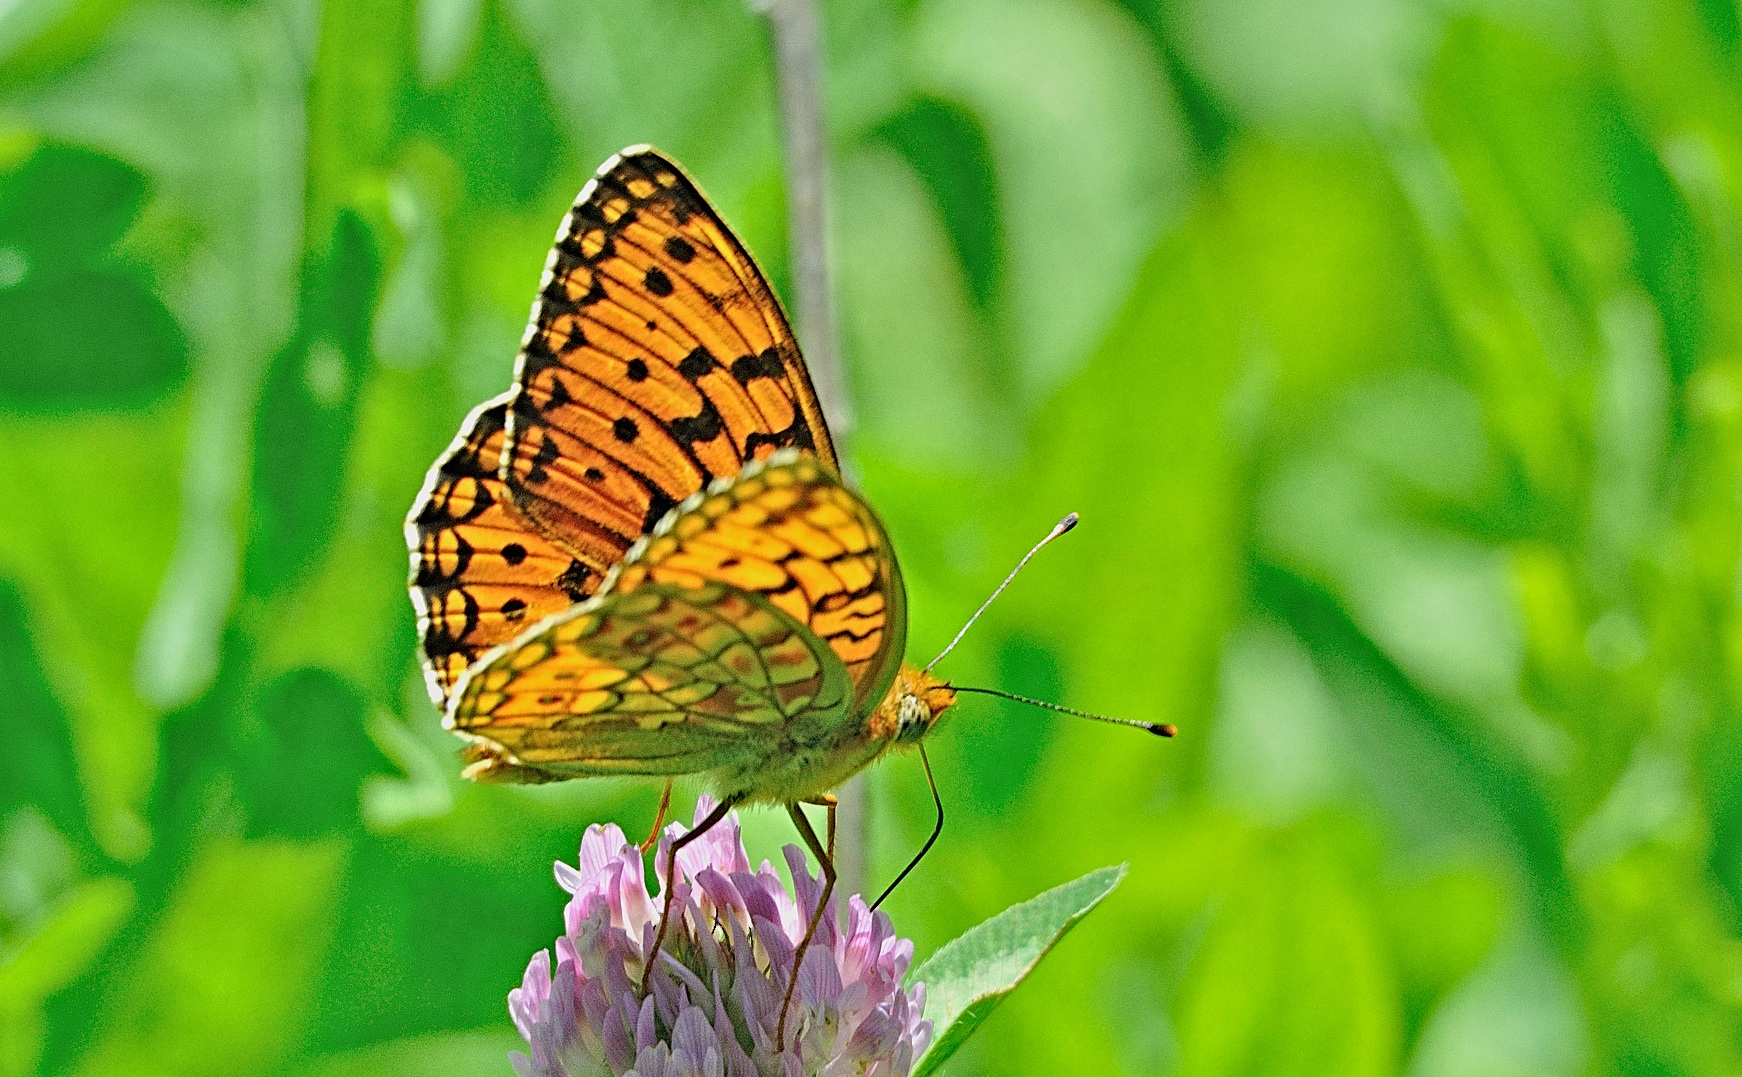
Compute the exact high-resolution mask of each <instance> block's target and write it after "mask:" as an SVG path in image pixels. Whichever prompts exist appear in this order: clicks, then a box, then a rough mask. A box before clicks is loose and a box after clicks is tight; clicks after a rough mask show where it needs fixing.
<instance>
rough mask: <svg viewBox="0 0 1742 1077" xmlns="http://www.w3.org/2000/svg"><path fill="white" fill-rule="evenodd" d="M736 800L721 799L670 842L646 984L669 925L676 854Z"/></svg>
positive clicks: (644, 969)
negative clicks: (692, 826) (662, 901)
mask: <svg viewBox="0 0 1742 1077" xmlns="http://www.w3.org/2000/svg"><path fill="white" fill-rule="evenodd" d="M737 803H738V802H737V801H736V800H722V801H720V804H719V806H718V807H716V808H715V809H714V810H713V811H711V812H709V813H708V814H707V817H706V818H704V819H703V820H702V821H701V822H699V823H697V824H696V826H695V829H694V830H691V831H690V832H689V833H687V834H685V835H683V836H682V837H680V838H678V839H677V840H676V841H674V842H672V843H671V852H669V853H667V854H666V857H665V893H664V894H663V895H662V897H663V898H664V904H663V905H662V906H661V908H660V912H659V930H658V931H656V932H654V934H653V949H651V950H649V951H647V961H646V962H645V963H644V964H643V965H642V973H641V982H642V985H643V987H645V986H646V983H647V977H648V975H649V974H651V973H652V972H653V963H654V962H655V961H657V960H658V959H659V947H660V944H661V943H663V942H665V932H666V929H667V928H668V927H670V926H671V896H672V894H674V893H676V892H677V854H678V851H679V850H680V849H682V848H683V847H684V846H686V845H688V844H689V843H690V842H692V841H695V840H696V839H697V838H699V837H701V836H702V835H703V834H706V833H707V832H708V831H710V830H712V829H713V828H714V826H715V824H717V823H719V821H720V820H722V819H724V818H725V817H726V813H727V812H729V811H731V810H732V808H733V807H734V806H736V805H737Z"/></svg>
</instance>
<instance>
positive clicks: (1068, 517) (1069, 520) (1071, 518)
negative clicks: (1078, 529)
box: [1054, 512, 1082, 535]
mask: <svg viewBox="0 0 1742 1077" xmlns="http://www.w3.org/2000/svg"><path fill="white" fill-rule="evenodd" d="M1080 519H1082V517H1080V516H1078V515H1077V514H1076V513H1074V512H1070V513H1066V514H1065V518H1064V519H1062V520H1060V521H1059V525H1058V527H1056V528H1054V530H1056V531H1057V532H1058V533H1059V534H1061V535H1062V534H1064V533H1065V532H1066V531H1069V530H1070V529H1071V528H1073V527H1075V526H1077V521H1078V520H1080Z"/></svg>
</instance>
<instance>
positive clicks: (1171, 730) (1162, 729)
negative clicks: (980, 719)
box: [950, 684, 1179, 737]
mask: <svg viewBox="0 0 1742 1077" xmlns="http://www.w3.org/2000/svg"><path fill="white" fill-rule="evenodd" d="M950 687H951V688H952V689H953V690H955V691H957V692H978V693H979V694H980V695H983V696H997V697H998V698H999V699H1008V700H1011V701H1013V702H1016V703H1026V704H1028V705H1029V706H1031V707H1045V708H1046V709H1047V710H1049V711H1058V712H1059V713H1060V714H1074V715H1076V716H1077V717H1078V718H1092V719H1094V720H1095V721H1097V722H1111V723H1112V724H1114V725H1128V726H1134V727H1136V728H1138V729H1141V730H1143V731H1144V732H1146V733H1154V734H1155V735H1156V736H1158V737H1171V736H1175V735H1176V734H1178V733H1179V730H1178V729H1177V728H1176V727H1174V726H1173V725H1171V724H1169V723H1167V722H1140V721H1138V720H1137V719H1135V718H1112V717H1109V716H1108V715H1105V714H1095V713H1094V712H1092V711H1080V710H1076V709H1075V708H1072V707H1064V706H1060V705H1059V704H1057V703H1048V702H1047V701H1046V700H1044V699H1029V698H1028V697H1027V696H1019V695H1017V694H1016V693H1015V692H1005V691H1001V690H1000V689H997V688H968V687H964V686H962V685H959V684H954V685H951V686H950Z"/></svg>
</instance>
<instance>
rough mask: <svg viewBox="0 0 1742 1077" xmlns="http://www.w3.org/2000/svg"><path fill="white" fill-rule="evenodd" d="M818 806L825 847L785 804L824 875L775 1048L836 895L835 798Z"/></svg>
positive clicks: (794, 958)
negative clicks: (823, 814) (824, 817)
mask: <svg viewBox="0 0 1742 1077" xmlns="http://www.w3.org/2000/svg"><path fill="white" fill-rule="evenodd" d="M813 803H821V804H822V805H823V806H824V807H826V808H827V809H828V810H829V827H828V833H829V842H828V845H827V847H825V846H824V845H823V843H822V842H820V841H818V840H817V832H816V831H815V830H813V829H811V823H810V820H809V819H806V818H805V815H804V809H802V808H800V807H799V806H798V805H797V804H788V805H787V806H786V813H787V814H788V815H790V816H792V822H793V825H794V826H796V827H798V836H799V837H801V838H803V839H804V843H805V845H806V846H807V847H808V848H809V849H810V851H811V855H813V856H815V857H816V858H817V866H818V867H820V868H821V869H822V872H823V892H822V896H821V897H819V898H818V899H817V907H816V911H814V912H812V913H811V918H810V923H809V924H808V925H807V926H806V927H805V929H804V938H803V939H800V940H799V944H798V949H797V950H796V951H794V952H793V955H792V975H791V976H789V977H787V980H786V995H785V997H783V998H782V999H781V1000H780V1018H779V1020H778V1021H776V1022H775V1026H774V1043H775V1046H776V1047H777V1048H778V1047H783V1046H785V1044H786V1014H787V1011H788V1010H790V1009H792V993H793V989H794V988H796V987H797V986H798V972H799V969H801V968H803V967H804V955H805V952H806V951H807V950H809V949H810V946H811V940H812V939H813V938H815V937H816V934H817V925H818V924H819V923H821V922H822V919H823V910H824V909H826V908H828V907H829V900H830V899H831V898H832V897H834V894H835V798H834V797H825V798H823V799H822V800H821V801H814V802H813Z"/></svg>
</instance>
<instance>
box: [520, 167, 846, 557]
mask: <svg viewBox="0 0 1742 1077" xmlns="http://www.w3.org/2000/svg"><path fill="white" fill-rule="evenodd" d="M510 401H511V403H510V408H509V415H508V420H507V428H508V438H507V456H506V458H505V459H504V462H503V468H502V477H503V479H504V480H505V481H506V482H507V483H508V485H509V488H510V489H511V491H512V493H513V496H514V499H515V502H516V504H517V505H518V506H519V507H520V508H521V509H522V510H523V511H524V512H525V513H526V515H527V516H529V517H530V518H532V519H533V520H535V521H537V522H538V523H539V524H540V525H541V526H543V528H544V529H545V530H546V531H547V532H548V533H549V534H550V535H551V536H552V537H553V539H554V540H555V541H556V542H558V543H559V544H561V545H563V546H564V547H565V548H567V549H569V550H571V551H572V552H573V553H574V554H575V555H576V556H578V557H580V558H581V560H582V561H583V562H585V563H586V564H588V565H590V566H592V567H594V568H595V569H597V570H603V568H604V567H606V566H608V565H609V564H611V563H613V562H614V560H615V559H616V557H617V556H618V555H619V553H620V551H621V550H622V548H623V547H624V546H626V545H628V544H629V543H631V542H633V541H634V540H635V539H636V538H638V537H639V536H641V535H642V534H644V533H645V532H646V531H647V530H648V529H650V528H651V527H652V526H653V524H654V523H656V522H657V521H658V520H659V519H660V518H662V517H663V516H664V515H665V513H666V512H667V511H668V510H670V509H671V508H672V507H673V506H675V505H676V504H677V503H678V502H680V501H682V500H683V499H684V498H686V497H688V496H690V495H691V494H693V493H695V492H697V491H698V490H701V489H703V488H704V487H705V486H706V485H707V484H708V483H709V482H710V481H711V480H713V479H716V478H722V477H730V476H733V475H735V474H737V473H738V471H739V469H740V468H741V467H742V466H743V465H744V463H746V462H747V461H750V460H754V459H759V458H762V457H766V456H767V455H769V454H771V453H772V452H774V451H776V450H778V449H780V448H782V447H784V446H794V447H797V448H800V449H806V450H809V451H811V452H814V453H815V454H816V455H817V456H818V457H819V458H821V459H822V460H823V461H825V462H826V463H827V464H828V465H829V466H830V467H831V468H833V467H835V466H836V464H835V457H834V449H833V446H832V445H831V444H830V441H829V435H828V430H827V428H826V427H825V426H824V424H823V419H822V414H821V411H820V410H819V408H818V406H817V404H816V396H815V393H814V392H813V390H812V388H811V384H810V378H809V375H808V374H807V373H806V372H805V369H804V364H803V361H802V360H801V359H800V358H799V355H798V350H797V347H796V346H795V344H794V342H793V338H792V333H791V331H790V329H789V328H788V326H787V323H786V319H785V317H784V315H783V314H782V313H781V310H780V305H779V303H778V302H777V301H776V300H775V298H774V295H773V293H772V291H771V290H770V289H769V287H768V284H767V282H766V281H765V280H764V279H763V278H762V275H761V273H760V272H758V270H757V269H756V266H755V263H754V262H752V261H751V259H750V256H749V255H748V254H747V253H746V252H745V251H744V249H743V247H742V246H740V245H739V244H738V242H737V241H736V240H735V239H734V238H733V237H732V234H731V232H730V231H729V230H728V229H727V228H726V226H725V225H724V223H723V222H721V221H720V219H719V217H718V216H717V215H716V214H715V213H714V211H713V209H712V208H711V207H710V206H709V205H708V203H707V201H706V200H705V199H704V198H703V197H702V195H701V193H700V192H699V191H698V190H697V189H696V187H695V186H694V184H693V183H691V182H690V180H689V179H688V178H687V177H685V176H684V175H683V173H682V172H681V171H680V170H679V169H678V167H677V166H676V165H675V164H673V163H672V162H671V161H669V160H667V159H666V158H665V157H663V156H661V155H660V154H658V153H656V152H654V151H652V150H648V149H640V150H631V151H625V152H624V153H623V154H621V155H619V156H618V157H616V158H613V159H612V160H611V161H609V162H607V163H606V165H605V166H604V167H603V168H602V169H601V170H600V172H599V174H598V175H597V176H596V177H595V178H594V180H593V181H592V182H591V183H589V184H588V185H587V188H586V189H585V190H583V191H582V193H581V197H580V199H579V200H578V201H577V203H576V204H575V207H574V208H573V209H572V210H571V211H570V213H569V215H568V216H567V217H566V218H565V219H564V221H563V225H562V228H561V229H560V230H559V232H558V235H557V242H556V246H555V248H554V249H553V250H552V251H551V255H550V260H549V262H548V263H547V269H546V273H545V277H544V280H543V283H542V286H541V288H540V292H539V296H538V299H537V300H536V301H535V303H534V305H533V315H532V324H531V326H530V327H529V328H528V331H527V337H526V340H525V343H524V345H523V347H522V351H521V355H520V358H519V361H518V364H517V367H516V376H515V386H514V388H513V390H512V391H511V393H510Z"/></svg>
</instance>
